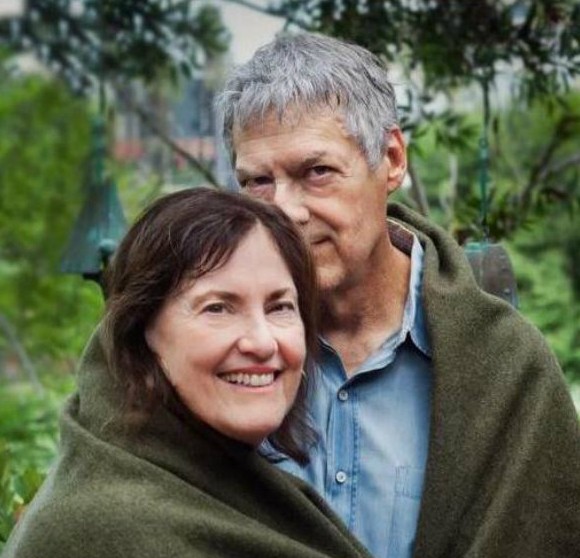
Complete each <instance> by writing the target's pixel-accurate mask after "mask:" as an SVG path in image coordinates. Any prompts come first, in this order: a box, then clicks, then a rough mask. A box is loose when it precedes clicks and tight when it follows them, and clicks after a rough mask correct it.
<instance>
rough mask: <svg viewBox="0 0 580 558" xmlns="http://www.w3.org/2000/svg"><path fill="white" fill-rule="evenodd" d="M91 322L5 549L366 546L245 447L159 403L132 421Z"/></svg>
mask: <svg viewBox="0 0 580 558" xmlns="http://www.w3.org/2000/svg"><path fill="white" fill-rule="evenodd" d="M117 388H118V386H116V385H115V382H114V379H113V378H112V377H111V375H110V373H109V372H108V371H107V367H106V361H105V358H104V353H103V349H102V346H101V340H100V334H99V331H97V332H96V334H95V335H94V336H93V338H92V340H91V341H90V342H89V345H88V348H87V350H86V352H85V354H84V356H83V359H82V366H81V369H80V373H79V388H78V393H77V394H76V395H75V396H73V397H72V398H71V400H70V401H69V402H68V404H67V406H66V408H65V410H64V412H63V415H62V419H61V436H62V439H61V451H60V454H59V458H58V461H57V463H56V464H55V466H54V467H53V469H52V471H51V473H50V475H49V477H48V478H47V481H46V482H45V484H44V485H43V487H42V488H41V490H40V491H39V493H38V494H37V496H36V497H35V499H34V501H33V503H32V504H31V506H30V507H29V509H28V510H27V511H26V513H25V515H24V517H23V518H22V520H21V521H20V522H19V524H18V526H17V528H16V529H15V531H14V533H13V534H12V536H11V538H10V539H9V542H8V543H7V546H6V548H5V550H4V553H3V557H4V558H39V557H41V556H42V558H57V557H58V558H62V557H65V556H66V557H67V558H105V557H106V558H159V557H164V558H170V557H175V558H178V557H179V558H187V557H196V558H198V557H199V558H203V557H208V558H210V557H211V558H220V557H224V558H225V557H228V558H261V557H269V556H272V557H274V556H276V557H279V558H370V555H369V554H368V553H367V552H366V551H365V549H364V548H363V547H362V545H360V543H358V542H357V541H356V540H355V539H354V538H353V537H352V536H351V535H350V534H349V533H348V531H347V529H346V527H344V526H343V525H342V523H341V522H340V520H338V519H337V518H336V517H335V516H334V514H333V513H332V512H331V511H330V510H329V509H328V508H327V506H326V505H325V504H324V503H323V502H322V501H321V499H320V498H319V497H318V496H317V495H316V494H315V493H314V491H313V490H311V489H310V488H309V487H307V486H306V485H305V484H303V483H302V482H300V481H299V480H298V479H294V478H293V477H291V476H290V475H287V474H285V473H283V472H282V471H278V470H277V469H276V468H275V467H273V466H272V465H271V464H269V463H268V462H266V461H265V460H264V459H263V458H262V457H260V456H259V455H258V454H257V453H256V452H255V451H254V450H253V449H252V448H250V447H248V446H246V445H244V444H241V443H238V442H236V441H233V440H230V439H228V438H226V437H224V436H222V435H220V434H219V433H217V432H215V431H213V430H211V429H210V428H209V427H207V426H205V425H202V424H200V423H199V422H197V421H194V420H187V419H186V418H183V417H180V416H179V414H175V413H172V412H169V411H168V409H166V408H161V409H159V410H158V412H156V414H155V415H154V416H153V417H152V419H151V420H150V421H149V422H148V423H147V425H146V426H145V427H144V428H143V429H141V430H140V431H139V433H137V432H135V431H131V430H127V429H126V428H123V427H121V426H120V422H119V421H116V420H112V417H115V416H116V415H117V414H118V413H119V412H120V409H121V401H120V398H119V395H118V394H119V390H118V389H117Z"/></svg>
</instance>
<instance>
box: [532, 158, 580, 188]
mask: <svg viewBox="0 0 580 558" xmlns="http://www.w3.org/2000/svg"><path fill="white" fill-rule="evenodd" d="M577 164H580V153H575V154H574V155H571V156H570V157H566V158H565V159H562V160H560V161H557V162H556V163H554V164H553V165H551V166H549V167H547V168H545V169H544V170H543V171H542V172H541V173H540V175H539V176H538V181H540V180H545V179H546V178H548V177H549V176H553V175H554V174H558V173H560V172H562V171H564V170H566V169H567V168H568V167H571V166H573V165H577Z"/></svg>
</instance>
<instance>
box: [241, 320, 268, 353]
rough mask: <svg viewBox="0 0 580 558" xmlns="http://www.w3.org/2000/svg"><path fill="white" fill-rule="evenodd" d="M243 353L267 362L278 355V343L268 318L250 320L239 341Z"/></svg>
mask: <svg viewBox="0 0 580 558" xmlns="http://www.w3.org/2000/svg"><path fill="white" fill-rule="evenodd" d="M238 348H239V350H240V352H241V353H244V354H251V355H253V356H255V357H256V358H258V359H260V360H267V359H269V358H270V357H271V356H273V355H274V354H275V353H276V350H277V349H278V342H277V340H276V337H275V336H274V334H273V332H272V329H271V327H270V325H269V324H268V321H267V319H266V316H260V317H258V318H254V319H252V320H249V321H248V323H247V324H246V327H245V328H244V331H243V333H242V334H241V335H240V338H239V340H238Z"/></svg>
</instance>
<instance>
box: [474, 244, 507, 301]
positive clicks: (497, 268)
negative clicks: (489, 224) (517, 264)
mask: <svg viewBox="0 0 580 558" xmlns="http://www.w3.org/2000/svg"><path fill="white" fill-rule="evenodd" d="M465 255H466V256H467V259H468V260H469V263H470V265H471V269H472V270H473V275H474V276H475V280H476V281H477V284H478V285H479V286H480V287H481V288H482V289H483V290H484V291H485V292H487V293H489V294H492V295H494V296H497V297H499V298H501V299H503V300H505V301H506V302H509V304H511V305H512V306H513V307H515V308H517V306H518V293H517V283H516V277H515V274H514V270H513V267H512V264H511V260H510V257H509V255H508V253H507V251H506V249H505V248H504V247H503V246H502V245H501V244H494V243H490V242H469V243H468V244H467V245H466V246H465Z"/></svg>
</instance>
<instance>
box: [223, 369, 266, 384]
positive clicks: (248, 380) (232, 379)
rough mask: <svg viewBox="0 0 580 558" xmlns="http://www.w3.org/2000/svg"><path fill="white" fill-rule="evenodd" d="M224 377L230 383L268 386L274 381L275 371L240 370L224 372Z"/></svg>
mask: <svg viewBox="0 0 580 558" xmlns="http://www.w3.org/2000/svg"><path fill="white" fill-rule="evenodd" d="M222 378H223V379H224V380H225V381H226V382H229V383H230V384H239V385H242V386H253V387H261V386H268V385H270V384H271V383H273V382H274V373H273V372H270V373H268V374H243V373H241V372H239V373H233V374H224V375H223V376H222Z"/></svg>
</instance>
